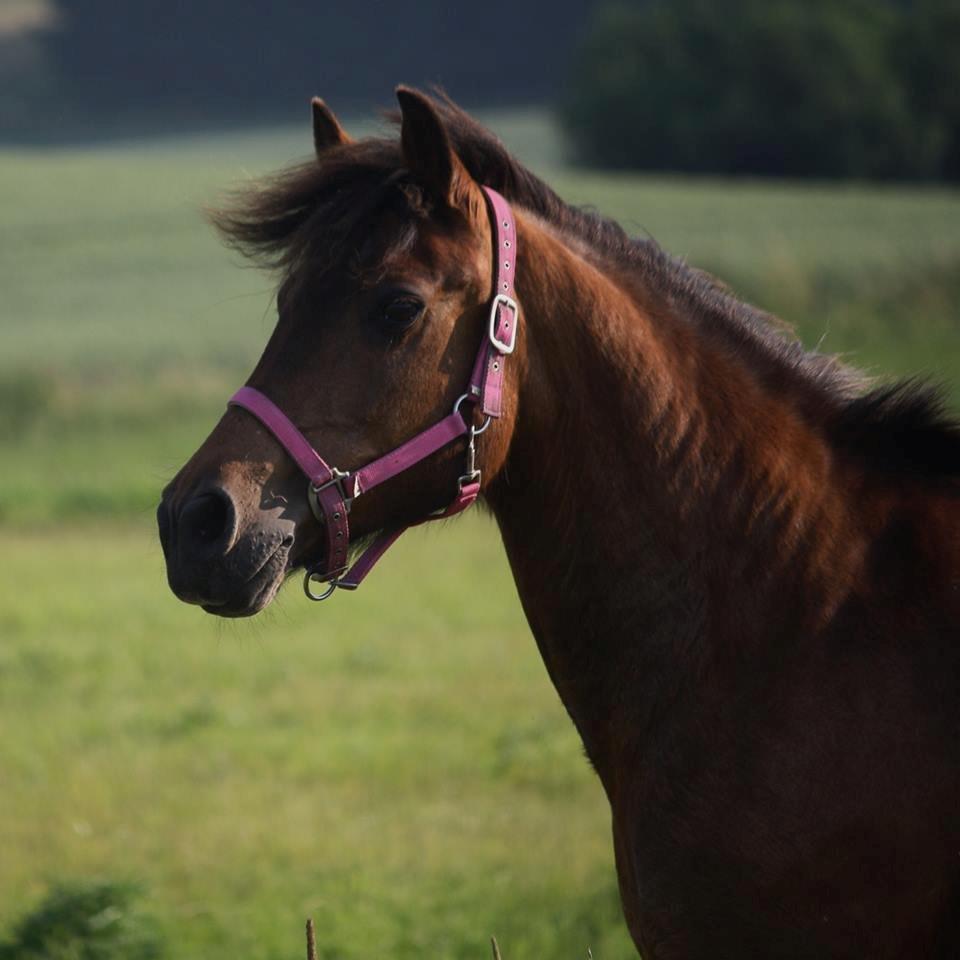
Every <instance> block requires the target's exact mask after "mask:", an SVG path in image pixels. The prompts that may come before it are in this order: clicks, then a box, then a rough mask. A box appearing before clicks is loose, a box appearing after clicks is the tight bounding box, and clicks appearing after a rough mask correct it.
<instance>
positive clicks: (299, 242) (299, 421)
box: [158, 88, 515, 616]
mask: <svg viewBox="0 0 960 960" xmlns="http://www.w3.org/2000/svg"><path fill="white" fill-rule="evenodd" d="M398 99H399V101H400V106H401V135H400V139H399V141H393V140H386V139H374V140H363V141H353V140H351V139H350V138H349V137H348V136H347V135H346V134H345V133H344V132H343V130H342V128H341V127H340V125H339V124H338V123H337V121H336V119H335V118H334V117H333V115H332V114H331V113H330V112H329V110H328V109H327V108H326V107H325V105H323V103H322V102H320V101H314V140H315V145H316V153H317V156H316V159H315V160H312V161H311V162H310V163H309V164H307V165H304V166H302V167H298V168H295V169H293V170H291V171H288V172H286V173H284V174H281V175H280V176H279V177H277V178H275V179H274V180H271V181H268V182H267V184H266V185H264V186H262V187H261V188H259V189H258V190H256V191H255V192H254V193H253V194H252V195H250V196H247V197H245V199H244V200H243V202H242V204H241V205H239V206H237V207H236V208H234V209H233V210H232V211H230V212H227V213H225V214H222V215H217V216H216V218H215V219H216V220H217V222H218V225H219V226H220V228H221V229H222V230H223V231H224V232H225V233H226V235H227V236H228V238H229V239H231V240H232V241H233V242H235V243H236V244H237V245H238V246H240V247H241V248H242V249H244V250H247V251H251V252H254V253H259V254H265V255H267V256H268V257H269V258H270V259H271V260H272V262H273V263H274V264H276V265H278V266H280V267H281V268H282V282H281V284H280V287H279V292H278V295H277V308H278V320H277V324H276V327H275V329H274V331H273V334H272V336H271V337H270V340H269V342H268V343H267V346H266V348H265V350H264V352H263V355H262V357H261V358H260V361H259V363H258V364H257V366H256V368H255V370H254V372H253V374H252V375H251V377H250V380H249V381H248V386H249V387H251V388H253V389H254V390H256V391H259V393H260V394H262V395H264V396H265V397H267V398H269V400H270V401H272V402H273V404H275V405H276V407H277V408H279V409H280V410H282V411H283V413H284V414H285V415H286V417H287V418H289V420H290V421H291V422H292V424H295V425H296V427H297V428H298V429H299V431H300V432H301V433H302V434H303V435H304V436H305V437H306V439H307V440H308V441H309V443H310V445H312V447H313V448H314V450H316V451H317V452H318V453H319V454H320V455H321V456H322V458H323V459H324V460H325V461H326V462H327V463H328V464H330V465H331V466H334V467H337V468H340V469H342V470H346V471H350V470H355V469H357V468H358V467H360V466H361V465H363V464H367V463H369V462H370V461H373V460H375V459H376V458H377V457H379V456H381V455H383V454H385V453H387V452H388V451H392V450H393V449H394V448H396V447H398V446H400V445H401V444H403V443H404V442H405V441H407V440H409V438H411V437H412V436H415V435H416V434H418V433H419V432H420V431H423V430H424V429H425V428H428V427H429V426H430V425H432V424H434V423H436V422H437V421H439V420H442V419H443V418H445V417H447V416H448V415H449V414H450V412H451V410H452V409H453V407H454V404H455V402H456V401H457V399H458V397H459V396H460V395H461V394H462V393H463V392H464V389H465V385H466V384H467V383H468V381H469V380H470V378H471V370H472V368H473V366H474V360H475V358H476V357H477V350H478V346H479V345H480V344H481V343H483V341H484V337H485V335H486V333H485V331H486V325H487V322H488V316H489V312H490V303H491V296H492V287H493V284H494V282H495V281H494V276H493V271H492V269H491V263H492V260H491V257H492V246H493V243H494V242H495V239H494V237H493V233H492V231H491V226H490V218H489V215H488V211H487V200H486V197H485V196H484V193H483V191H482V189H481V187H480V185H479V184H478V183H477V182H476V181H475V180H474V178H473V177H472V176H471V175H470V173H469V172H468V170H467V168H466V166H465V165H464V163H463V162H462V161H461V159H460V158H459V157H458V155H457V153H456V152H455V150H454V149H453V147H452V145H451V138H450V136H449V135H448V132H447V130H446V128H445V126H444V122H443V119H442V116H441V113H440V112H439V110H438V108H437V107H436V105H435V104H434V102H433V101H431V100H430V99H428V98H426V97H424V96H423V95H421V94H419V93H416V92H414V91H410V90H405V89H402V88H401V89H400V90H399V91H398ZM513 383H514V381H508V382H507V383H506V384H505V385H504V389H505V391H506V392H507V403H505V404H504V406H505V408H508V409H515V403H513V402H510V401H511V399H512V394H511V391H513V390H515V386H513V385H512V384H513ZM463 417H464V420H465V421H466V422H467V424H468V425H469V424H470V423H474V425H475V426H479V424H480V423H481V421H482V420H483V417H482V411H481V410H480V409H477V408H476V407H475V406H474V405H473V403H472V402H471V403H470V404H469V405H465V408H464V410H463ZM511 431H512V423H511V418H510V417H509V416H504V417H503V418H501V419H499V420H498V421H497V422H496V423H495V424H494V428H493V429H491V430H489V431H487V433H486V434H485V436H484V439H483V444H482V449H481V451H480V453H479V455H478V461H479V462H478V466H480V467H482V470H483V483H484V484H485V483H487V482H488V481H489V479H490V478H491V477H493V476H494V475H495V474H496V473H497V471H498V470H499V468H500V467H501V466H502V464H503V461H504V459H505V457H506V449H507V446H508V443H509V437H510V434H511ZM465 450H466V439H465V438H459V439H457V440H456V441H455V442H452V443H448V444H447V445H446V446H443V447H442V448H441V449H439V450H438V451H437V452H435V453H432V454H431V455H430V456H428V457H427V458H426V459H424V460H422V461H421V462H419V463H417V464H416V465H415V466H413V467H412V468H411V469H409V470H406V471H405V472H403V473H401V474H399V475H397V476H395V477H392V478H391V479H389V481H388V482H386V483H384V484H383V485H382V486H377V487H376V488H375V489H371V490H370V492H369V493H365V495H364V496H363V497H361V498H360V499H358V500H357V501H356V502H355V503H354V504H353V506H352V510H351V513H350V520H349V527H350V531H349V540H350V541H351V542H354V543H355V542H356V541H357V539H358V538H363V537H369V536H370V535H372V534H375V533H378V532H380V531H384V530H392V529H397V528H400V527H402V526H404V525H406V524H409V523H411V522H415V521H417V520H420V519H422V518H424V517H425V516H426V515H428V514H429V513H430V512H431V511H435V510H437V509H438V508H443V507H445V506H446V505H447V504H449V503H450V502H451V500H453V499H454V497H455V496H456V494H457V490H458V481H459V480H460V478H461V477H462V476H463V474H464V457H465ZM344 496H345V498H346V497H348V496H349V495H348V494H346V493H345V494H344ZM314 506H315V507H316V504H315V505H314ZM347 506H349V503H348V504H347ZM158 518H159V525H160V537H161V541H162V543H163V549H164V554H165V556H166V561H167V574H168V579H169V582H170V586H171V588H172V589H173V591H174V593H176V594H177V596H178V597H180V598H181V599H182V600H186V601H188V602H191V603H198V604H200V605H201V606H202V607H203V608H204V609H205V610H207V611H209V612H211V613H218V614H221V615H224V616H244V615H249V614H253V613H256V612H257V611H258V610H260V609H262V608H263V607H264V606H266V604H267V603H269V602H270V600H271V599H272V598H273V597H274V595H275V594H276V592H277V590H278V588H279V586H280V585H281V583H282V582H283V580H284V578H285V577H286V575H287V574H288V573H290V572H291V571H293V570H295V569H296V568H298V567H304V566H307V567H310V566H313V565H315V564H318V563H319V564H320V565H321V567H323V566H324V564H325V563H326V567H325V568H326V569H329V568H331V567H332V564H330V563H329V562H326V561H325V559H324V557H323V556H322V555H323V554H324V553H325V552H327V551H329V547H328V546H327V544H328V540H329V538H328V537H327V536H326V533H325V530H324V526H323V523H322V522H318V519H317V518H316V517H315V516H314V512H313V511H312V510H311V505H310V504H309V502H308V497H307V483H306V480H305V477H304V474H303V472H302V470H301V468H300V467H298V466H297V464H296V463H295V461H294V459H293V458H292V457H291V456H290V454H289V453H288V451H287V449H285V447H284V446H283V445H281V443H279V442H278V441H277V439H276V438H275V436H274V435H273V434H272V433H271V432H270V431H269V430H268V429H266V428H265V427H264V425H263V424H262V423H261V422H260V421H259V420H258V419H257V418H256V417H255V416H253V415H251V412H250V411H249V410H247V409H244V408H243V407H240V406H231V407H229V408H228V410H227V412H226V413H225V414H224V416H223V418H222V419H221V420H220V422H219V423H218V424H217V426H216V427H215V429H214V430H213V432H212V433H211V435H210V436H209V437H208V438H207V440H206V441H205V442H204V443H203V445H202V446H201V447H200V448H199V450H197V452H196V453H195V454H194V455H193V457H192V458H191V459H190V460H189V461H188V462H187V464H186V465H185V466H184V467H183V469H182V470H181V471H180V472H179V473H178V474H177V476H176V477H175V478H174V479H173V481H172V482H171V483H170V484H169V486H168V487H167V488H166V490H165V491H164V494H163V499H162V502H161V504H160V508H159V510H158ZM321 520H322V518H321ZM327 560H329V558H327Z"/></svg>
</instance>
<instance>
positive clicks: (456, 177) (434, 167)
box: [397, 87, 478, 208]
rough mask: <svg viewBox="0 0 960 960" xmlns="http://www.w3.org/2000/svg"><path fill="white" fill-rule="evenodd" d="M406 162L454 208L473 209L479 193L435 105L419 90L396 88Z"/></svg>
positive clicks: (438, 195)
mask: <svg viewBox="0 0 960 960" xmlns="http://www.w3.org/2000/svg"><path fill="white" fill-rule="evenodd" d="M397 100H398V101H399V103H400V116H401V122H400V144H401V146H402V148H403V159H404V161H405V162H406V164H407V166H408V167H409V168H410V170H411V171H412V172H413V173H414V174H416V175H417V177H418V178H419V179H420V180H422V181H423V183H424V185H425V186H426V187H427V189H428V190H430V192H431V193H432V194H433V195H434V196H435V197H438V198H439V199H441V200H444V201H446V202H447V203H448V204H449V205H450V206H451V207H461V208H470V207H472V206H473V205H474V200H475V198H474V195H475V194H476V193H477V192H478V191H477V190H476V185H475V184H474V182H473V178H472V177H471V176H470V174H469V172H468V171H467V169H466V167H464V165H463V164H462V163H461V162H460V158H459V157H458V156H457V154H456V151H455V150H454V149H453V146H452V145H451V143H450V137H449V135H448V134H447V129H446V127H444V125H443V121H442V120H441V119H440V115H439V114H438V113H437V110H436V108H435V107H434V105H433V103H431V101H430V99H429V98H428V97H425V96H424V95H423V94H422V93H420V91H419V90H412V89H410V87H397Z"/></svg>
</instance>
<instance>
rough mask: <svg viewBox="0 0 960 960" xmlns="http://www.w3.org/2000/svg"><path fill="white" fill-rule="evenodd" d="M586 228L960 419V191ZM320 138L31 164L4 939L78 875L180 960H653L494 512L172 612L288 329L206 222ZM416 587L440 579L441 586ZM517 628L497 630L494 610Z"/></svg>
mask: <svg viewBox="0 0 960 960" xmlns="http://www.w3.org/2000/svg"><path fill="white" fill-rule="evenodd" d="M496 123H497V125H499V127H500V129H501V130H502V131H503V134H504V136H505V137H506V139H507V140H508V142H511V143H514V144H516V147H517V149H518V151H519V152H520V153H521V154H522V155H523V156H525V157H527V158H528V159H529V160H530V162H531V163H532V164H533V165H534V166H535V167H536V168H538V169H541V170H543V171H545V172H547V173H548V174H549V177H550V179H551V180H552V182H553V183H554V184H555V185H556V186H557V187H558V188H559V189H560V190H561V192H562V193H563V194H564V195H565V196H567V197H568V198H570V199H572V200H575V201H577V202H584V203H586V202H589V203H592V204H594V205H596V206H597V207H599V208H600V209H601V210H604V211H606V212H609V213H611V214H613V215H616V216H617V217H619V218H620V219H621V220H623V222H624V223H625V224H627V225H628V227H630V228H631V229H633V230H635V231H643V230H646V231H649V232H650V233H652V234H653V235H654V236H656V237H657V238H658V239H659V240H660V241H661V242H662V243H663V244H664V245H665V246H666V247H667V248H668V249H670V250H672V251H674V252H675V253H678V254H681V255H683V256H685V257H687V258H688V259H689V260H690V261H691V262H693V263H695V264H697V265H700V266H703V267H705V268H707V269H710V270H711V271H713V272H715V273H717V274H718V275H719V276H721V277H723V278H724V279H726V280H728V281H729V282H731V283H732V284H733V285H734V286H735V288H736V289H737V290H739V291H741V292H742V293H743V294H744V295H745V296H748V297H749V298H751V299H753V300H754V301H755V302H757V303H759V304H760V305H762V306H764V307H766V308H768V309H770V310H773V311H775V312H778V313H780V314H781V315H783V316H784V317H786V318H787V319H790V320H793V321H794V322H795V323H796V324H797V325H798V329H799V330H800V332H801V334H802V336H803V338H804V339H805V341H806V342H808V343H810V344H811V345H812V344H816V343H821V345H822V348H823V349H826V350H832V351H841V352H844V353H846V354H847V355H848V356H849V357H850V359H851V360H852V361H853V362H856V363H858V364H860V365H862V366H866V367H868V368H870V369H872V370H874V371H875V372H877V373H882V372H887V373H896V374H904V373H914V372H929V373H932V374H933V375H935V376H938V377H940V378H942V379H945V380H946V381H947V382H948V383H949V384H950V386H951V390H952V396H953V397H954V399H958V400H960V350H958V344H960V308H958V306H957V304H958V303H960V194H957V193H956V192H948V191H941V190H935V189H893V188H887V187H865V186H853V187H849V186H848V187H836V186H830V185H814V186H799V185H789V184H773V183H746V184H730V183H721V182H709V181H695V182H690V181H683V180H677V179H668V178H659V179H651V178H643V177H630V176H616V177H611V176H600V175H597V174H592V173H583V172H577V173H575V172H572V171H570V170H567V169H564V168H563V166H562V164H561V162H560V160H559V156H560V154H559V149H558V145H557V141H556V137H555V134H554V133H553V131H552V130H551V129H550V128H549V126H548V125H547V124H546V123H545V122H544V121H543V119H542V118H541V117H538V116H536V115H528V116H512V117H499V118H496ZM308 145H309V132H308V131H307V130H306V129H304V130H298V131H290V130H286V129H284V130H275V131H259V132H251V133H248V134H234V135H230V136H227V135H224V136H218V137H209V138H192V139H189V140H187V139H184V140H180V141H177V140H161V141H156V142H151V143H138V144H129V145H117V146H114V147H111V148H97V149H89V150H72V151H59V152H49V153H45V152H6V153H0V289H2V291H3V309H2V312H0V342H2V344H3V347H2V350H0V463H2V467H0V557H2V563H3V576H2V577H0V941H2V940H3V937H4V935H5V934H6V933H8V932H9V930H10V929H11V928H12V926H13V924H14V923H15V922H16V920H17V918H18V917H20V916H21V915H22V914H23V912H24V911H27V910H29V909H31V908H32V907H33V906H35V905H36V903H37V902H38V901H39V900H40V899H41V898H42V896H43V895H44V893H45V891H46V890H47V889H48V888H49V886H50V885H51V884H53V883H55V882H57V881H60V880H64V879H83V878H94V877H106V878H119V879H129V880H135V881H138V882H140V883H142V884H143V885H144V888H145V890H146V894H145V901H144V903H145V908H146V909H148V910H149V911H151V912H152V913H153V914H154V915H155V916H156V918H157V920H158V921H159V923H160V926H161V928H162V930H163V932H164V933H165V935H166V938H167V941H168V943H169V945H170V955H171V956H172V957H176V958H177V960H181V958H197V960H200V958H202V960H219V958H224V960H226V958H228V957H229V958H231V960H236V958H243V960H268V958H269V960H280V958H292V957H297V956H300V955H301V953H302V932H301V931H302V922H303V920H304V918H305V917H306V916H308V915H312V916H314V917H315V919H316V920H317V925H318V931H319V940H320V945H321V948H322V955H323V956H324V957H327V958H338V957H342V958H353V957H375V956H376V957H381V956H383V957H386V956H389V957H397V958H413V957H423V956H426V955H430V956H443V957H448V956H449V957H458V958H459V957H478V958H479V957H483V956H486V951H487V947H486V938H487V937H488V936H489V935H490V934H491V933H495V934H497V935H498V937H499V939H500V941H501V944H502V946H503V949H504V957H505V960H520V958H545V957H557V958H559V957H570V958H580V957H583V956H584V955H585V952H586V948H587V946H588V945H589V946H590V947H592V949H593V953H594V956H595V957H597V958H598V960H600V958H614V957H628V956H630V955H631V947H630V945H629V942H628V938H627V936H626V934H625V932H624V930H623V928H622V922H621V920H620V918H619V908H618V905H617V896H616V890H615V878H614V872H613V866H612V853H611V850H610V842H609V822H608V820H609V818H608V813H607V810H606V805H605V801H604V798H603V796H602V791H601V789H600V787H599V785H598V783H597V781H596V780H595V778H594V777H593V775H592V774H591V773H590V771H589V769H588V767H587V765H586V763H585V761H584V760H583V758H582V755H581V752H580V748H579V745H578V742H577V739H576V737H575V735H574V733H573V731H572V729H571V727H570V724H569V721H568V720H567V718H566V715H565V713H564V711H563V709H562V707H561V705H560V704H559V703H558V701H557V698H556V695H555V694H554V692H553V690H552V688H551V687H550V685H549V683H548V681H547V679H546V677H545V674H544V670H543V668H542V666H541V664H540V662H539V659H538V656H537V654H536V651H535V648H534V645H533V642H532V640H531V639H530V637H529V635H528V632H527V629H526V626H525V624H524V621H523V618H522V614H521V612H520V610H519V605H518V602H517V601H516V599H515V596H514V593H513V590H512V588H511V587H510V586H509V573H508V571H507V569H506V565H505V562H504V560H503V558H502V556H501V552H500V549H499V544H498V540H497V535H496V531H495V529H494V528H493V525H492V524H491V523H490V522H489V521H488V520H486V519H485V518H483V517H482V516H469V517H467V518H465V519H463V520H462V521H459V522H457V523H456V524H449V525H446V526H445V528H444V529H441V530H431V531H428V532H423V533H419V534H412V535H410V536H409V538H408V539H407V541H406V542H403V543H402V544H401V545H400V546H398V547H397V548H396V552H394V553H392V554H391V556H390V557H389V558H388V559H387V560H385V561H384V563H383V564H382V565H381V567H380V568H378V570H377V572H376V574H375V576H374V577H372V578H371V580H370V581H369V584H368V585H366V586H365V587H364V590H363V591H362V592H361V593H360V594H358V595H356V596H346V597H338V598H337V599H336V600H334V601H333V602H332V603H330V604H327V605H325V606H324V607H323V608H322V609H318V608H316V607H314V606H313V605H308V604H307V603H306V601H303V600H301V599H300V597H299V595H298V593H297V591H296V589H292V590H290V591H288V595H286V596H284V597H282V598H281V600H280V602H279V603H278V604H277V605H276V606H275V608H274V609H272V610H271V611H269V612H268V613H267V614H266V615H264V616H262V617H261V618H258V619H257V620H255V621H252V622H244V623H229V624H226V623H223V622H220V621H215V620H213V619H211V618H208V617H206V616H204V615H203V614H201V613H199V612H198V611H196V610H194V609H191V608H187V607H184V606H183V605H181V604H178V603H177V602H176V601H175V600H174V599H173V597H172V596H171V595H170V594H169V593H168V592H167V590H166V586H165V583H164V577H163V569H162V563H161V559H160V555H159V548H158V545H157V543H156V537H155V535H154V533H153V528H152V521H151V515H152V510H153V507H154V505H155V503H156V499H157V494H158V491H159V489H160V487H161V486H162V484H163V483H164V482H165V480H166V479H167V478H168V477H169V476H170V475H171V474H172V472H173V471H174V470H175V469H176V467H177V466H178V465H179V464H180V463H181V462H182V461H183V459H184V458H185V457H186V456H187V455H188V454H189V453H190V452H191V451H192V450H193V449H194V448H195V447H196V445H197V444H198V443H199V442H200V440H201V439H202V438H203V436H204V435H205V433H206V431H207V430H208V429H209V427H210V426H211V425H212V423H213V422H214V420H215V418H216V416H217V415H218V413H219V410H220V409H221V408H222V404H223V401H224V398H225V397H226V396H227V395H228V394H229V392H230V391H231V390H232V389H233V387H234V386H235V385H236V384H237V383H238V382H240V381H241V380H242V378H243V376H244V373H245V371H246V370H247V369H248V368H249V367H250V365H251V364H252V362H253V360H254V359H255V357H256V355H257V353H258V350H259V348H260V347H261V346H262V344H263V342H264V341H265V339H266V336H267V334H268V332H269V329H270V327H271V317H270V302H271V282H270V279H269V278H267V277H264V276H263V275H260V274H257V273H255V272H254V271H251V270H244V269H241V268H240V265H239V264H238V262H237V261H236V259H235V258H232V257H231V256H230V255H228V254H227V253H225V252H224V251H223V250H222V249H221V248H220V247H219V246H218V245H217V242H216V240H215V238H214V237H213V236H212V234H211V233H210V231H209V230H208V229H207V228H206V227H205V226H204V224H203V222H202V220H201V218H200V216H199V215H198V207H199V205H200V204H201V203H203V202H205V201H209V200H211V199H212V198H213V197H214V196H215V193H216V191H217V189H218V188H221V187H223V186H225V185H228V184H229V183H230V182H231V181H234V180H235V179H236V178H237V177H240V176H244V175H246V172H247V171H249V172H252V173H256V172H259V171H261V170H265V169H268V168H270V167H272V166H274V165H276V164H278V163H282V162H284V161H286V160H289V159H291V158H294V157H297V156H300V155H302V154H303V153H304V152H305V151H306V150H307V148H308ZM412 570H416V571H418V573H419V574H420V575H419V576H417V577H415V578H414V577H411V576H410V574H409V572H410V571H412ZM492 597H495V598H497V599H496V601H495V602H491V600H490V598H492Z"/></svg>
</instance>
